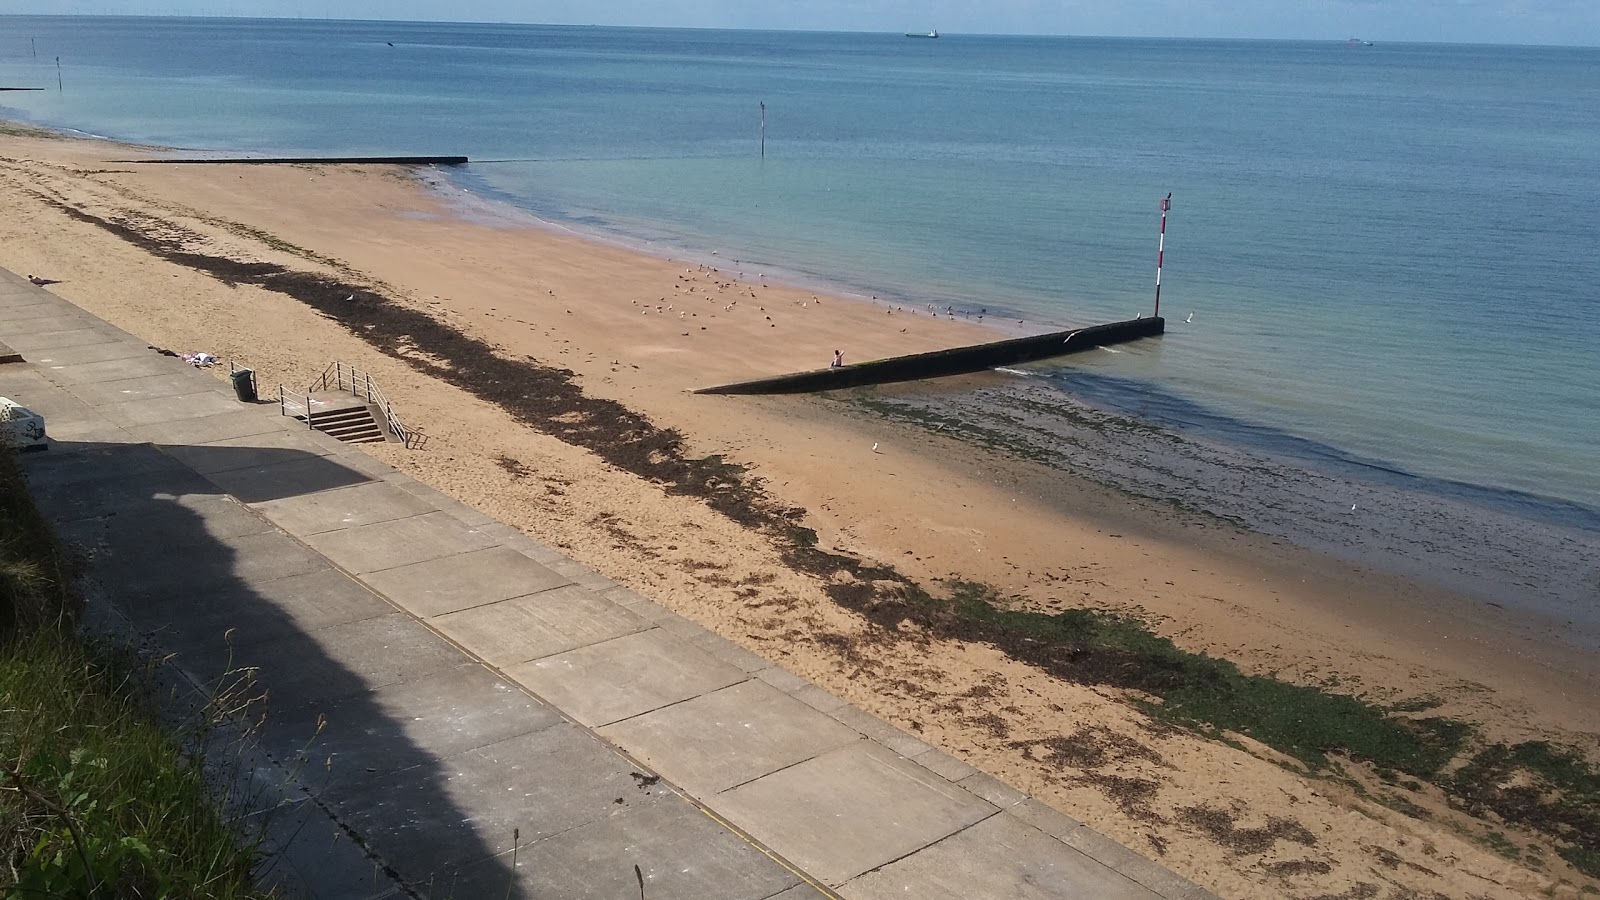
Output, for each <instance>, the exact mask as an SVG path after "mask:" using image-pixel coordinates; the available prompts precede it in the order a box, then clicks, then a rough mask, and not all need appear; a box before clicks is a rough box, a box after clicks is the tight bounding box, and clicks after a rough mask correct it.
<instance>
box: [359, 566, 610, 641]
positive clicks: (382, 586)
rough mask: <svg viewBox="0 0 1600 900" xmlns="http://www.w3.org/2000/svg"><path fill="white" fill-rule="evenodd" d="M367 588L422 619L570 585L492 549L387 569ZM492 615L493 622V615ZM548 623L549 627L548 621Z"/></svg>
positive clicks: (540, 606)
mask: <svg viewBox="0 0 1600 900" xmlns="http://www.w3.org/2000/svg"><path fill="white" fill-rule="evenodd" d="M366 582H367V583H368V584H370V585H372V587H373V589H374V590H378V591H382V592H383V593H384V595H386V596H387V597H388V598H389V599H390V600H393V601H394V602H395V604H396V605H397V606H399V607H401V608H402V609H405V610H406V611H408V612H410V613H412V614H413V615H417V616H421V617H423V618H432V617H433V616H439V615H443V614H445V613H452V612H456V611H458V610H464V609H470V608H474V607H480V606H487V605H489V604H492V603H493V604H498V603H499V601H501V600H508V599H511V598H514V597H520V596H525V595H530V594H539V593H541V592H544V591H549V590H550V589H551V588H558V587H561V586H563V585H566V584H570V582H569V581H568V580H567V579H566V577H565V576H562V575H557V574H556V573H554V572H552V571H550V570H549V569H547V568H545V567H544V566H541V565H539V564H538V563H536V562H534V561H533V560H531V559H529V558H528V557H526V556H523V555H522V554H521V553H518V552H517V551H515V550H511V549H509V548H506V547H490V548H488V549H486V550H474V551H472V552H471V553H459V554H456V555H455V556H445V557H441V558H439V559H430V560H428V561H426V562H419V563H413V564H411V565H409V566H399V567H397V568H393V569H386V570H384V571H382V572H374V573H372V574H371V575H368V576H367V578H366ZM563 599H564V598H562V597H556V598H549V601H548V602H542V603H541V602H538V601H535V602H534V603H533V607H534V608H537V609H539V610H543V611H548V610H549V609H550V606H551V604H552V603H561V602H562V600H563ZM576 602H577V603H582V602H583V601H582V600H577V601H576ZM502 612H503V611H502ZM490 615H491V618H492V616H493V614H492V613H491V614H490ZM536 615H537V614H536ZM459 621H460V620H458V622H459ZM544 621H545V622H547V623H548V618H545V619H544ZM641 627H642V626H641ZM618 633H620V632H611V633H608V634H607V635H606V637H615V636H616V634H618ZM575 646H581V645H578V644H569V645H568V646H565V647H562V649H563V650H570V649H571V648H572V647H575ZM552 652H559V651H552ZM539 655H546V654H539ZM533 658H534V657H533V656H524V657H522V658H520V659H516V660H514V662H526V661H527V660H530V659H533ZM496 665H499V663H496Z"/></svg>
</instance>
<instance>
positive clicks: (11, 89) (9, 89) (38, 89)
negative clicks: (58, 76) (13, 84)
mask: <svg viewBox="0 0 1600 900" xmlns="http://www.w3.org/2000/svg"><path fill="white" fill-rule="evenodd" d="M42 90H44V88H8V87H0V91H42Z"/></svg>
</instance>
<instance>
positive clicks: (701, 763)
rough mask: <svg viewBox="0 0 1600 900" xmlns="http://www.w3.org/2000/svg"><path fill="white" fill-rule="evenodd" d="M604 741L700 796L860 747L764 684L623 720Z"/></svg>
mask: <svg viewBox="0 0 1600 900" xmlns="http://www.w3.org/2000/svg"><path fill="white" fill-rule="evenodd" d="M598 731H599V734H600V735H601V736H602V737H604V738H606V739H607V740H609V741H611V742H612V743H614V744H616V745H617V746H619V747H621V748H622V749H623V750H625V751H627V753H628V754H629V755H630V756H632V757H634V758H635V759H638V760H639V761H641V762H643V763H644V764H646V765H648V766H650V767H651V768H653V769H655V770H656V771H657V772H660V773H661V774H662V775H663V776H665V777H666V778H667V780H669V781H671V782H672V783H673V784H675V785H677V786H678V787H681V788H683V789H684V790H686V791H688V792H689V793H690V794H692V795H693V796H695V797H699V798H701V799H702V800H708V801H709V800H710V799H711V798H712V796H713V795H715V794H717V793H720V792H721V791H724V790H727V789H728V788H731V787H735V786H737V785H741V784H744V783H745V782H747V781H753V780H755V779H757V778H760V777H761V776H763V775H768V774H770V773H772V772H776V771H778V770H779V769H784V768H788V767H789V766H792V765H794V764H795V763H799V762H804V761H805V760H808V759H811V758H812V757H814V756H817V755H818V754H821V753H825V752H827V751H829V750H833V749H835V748H837V747H842V746H844V745H845V744H849V743H852V742H854V741H859V740H861V735H859V734H857V733H856V732H855V730H854V729H851V728H847V727H845V726H844V725H841V724H839V723H838V722H835V721H834V720H832V719H830V718H829V717H828V716H826V715H824V714H822V713H820V712H817V711H816V710H814V709H812V708H811V707H809V706H807V705H805V704H804V703H801V702H800V701H798V700H796V699H794V698H793V697H791V696H789V695H788V694H785V693H783V692H782V691H780V690H778V689H777V688H775V687H773V686H771V685H769V684H767V683H765V682H762V681H755V680H751V681H745V682H741V683H739V684H735V685H732V686H731V687H726V688H723V689H722V690H720V691H713V692H711V693H709V694H705V695H702V696H699V697H695V698H692V699H690V700H685V701H684V702H682V703H675V704H673V705H671V706H668V707H665V708H663V709H658V710H655V711H654V712H649V713H645V714H644V715H642V716H635V717H633V718H631V719H625V720H623V721H621V722H617V723H615V724H612V725H607V726H606V727H604V728H601V729H598Z"/></svg>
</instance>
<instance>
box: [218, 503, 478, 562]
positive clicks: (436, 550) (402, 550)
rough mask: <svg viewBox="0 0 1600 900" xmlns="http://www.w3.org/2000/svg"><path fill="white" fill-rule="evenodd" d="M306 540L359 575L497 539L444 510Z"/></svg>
mask: <svg viewBox="0 0 1600 900" xmlns="http://www.w3.org/2000/svg"><path fill="white" fill-rule="evenodd" d="M280 496H288V495H287V494H280ZM241 499H243V498H241ZM305 540H306V543H308V544H310V545H311V546H312V547H314V548H315V549H316V550H317V552H319V553H322V554H325V555H326V556H327V557H328V558H329V559H331V560H333V561H334V562H335V563H337V564H338V565H340V566H342V567H343V568H344V569H345V570H346V571H350V572H355V573H356V574H358V575H364V574H367V573H369V572H381V571H383V570H384V569H393V568H395V567H396V566H404V565H410V564H411V563H416V562H422V561H423V560H428V559H438V558H439V557H441V556H450V555H452V554H456V553H466V552H469V551H472V550H482V549H484V548H485V547H491V546H493V545H494V544H495V543H496V541H495V540H494V539H493V538H491V537H489V536H488V535H486V534H484V533H483V532H481V531H478V530H476V529H473V528H469V527H467V526H466V525H463V524H461V523H460V522H459V521H457V520H456V519H454V518H452V517H451V516H449V515H447V514H446V513H441V512H431V513H424V514H423V515H420V516H409V517H407V518H404V519H392V520H390V521H387V522H376V523H374V524H371V525H360V526H357V527H355V528H346V529H343V530H341V531H328V532H323V533H322V534H314V535H310V536H308V537H306V539H305Z"/></svg>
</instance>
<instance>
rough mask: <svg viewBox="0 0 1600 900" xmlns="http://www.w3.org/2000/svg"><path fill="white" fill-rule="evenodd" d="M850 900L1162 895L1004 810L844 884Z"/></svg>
mask: <svg viewBox="0 0 1600 900" xmlns="http://www.w3.org/2000/svg"><path fill="white" fill-rule="evenodd" d="M840 893H843V894H844V895H845V896H847V897H850V898H851V900H858V898H859V900H889V898H895V900H900V898H904V897H917V898H918V900H966V898H969V897H1006V898H1015V900H1078V898H1082V897H1094V898H1097V900H1099V898H1105V900H1159V898H1158V897H1157V895H1155V894H1153V893H1152V892H1151V891H1149V890H1148V889H1147V888H1144V887H1142V886H1141V885H1139V884H1136V883H1134V882H1133V881H1130V880H1129V879H1128V878H1126V877H1124V876H1123V875H1121V874H1119V873H1117V872H1116V871H1113V870H1112V869H1109V868H1107V867H1105V866H1103V865H1100V864H1099V863H1097V862H1095V861H1094V860H1091V859H1089V858H1088V857H1085V856H1084V855H1083V854H1081V853H1077V852H1076V851H1074V850H1072V849H1071V848H1069V847H1066V846H1063V845H1062V844H1061V843H1060V842H1059V841H1057V840H1055V839H1054V838H1051V837H1050V836H1049V835H1046V834H1044V833H1043V832H1040V831H1038V830H1037V829H1034V828H1030V827H1029V826H1027V825H1024V824H1022V823H1021V822H1018V821H1017V820H1016V819H1013V818H1011V817H1010V816H1006V815H998V816H990V817H989V818H988V819H985V820H984V821H982V822H979V823H978V824H976V825H973V826H972V827H970V828H967V829H965V830H962V831H960V832H958V833H956V834H954V835H951V836H950V837H947V838H945V839H943V840H941V841H939V842H938V843H936V844H934V845H933V846H931V847H927V848H925V849H923V850H919V851H917V852H916V853H913V854H911V855H910V856H908V857H906V858H904V859H901V860H897V861H896V862H894V863H891V864H890V865H887V866H884V867H883V868H881V869H876V870H874V871H871V872H868V873H866V874H865V875H862V876H860V877H858V878H856V879H854V880H852V881H850V882H849V883H848V884H846V885H844V887H843V888H842V889H841V891H840Z"/></svg>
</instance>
